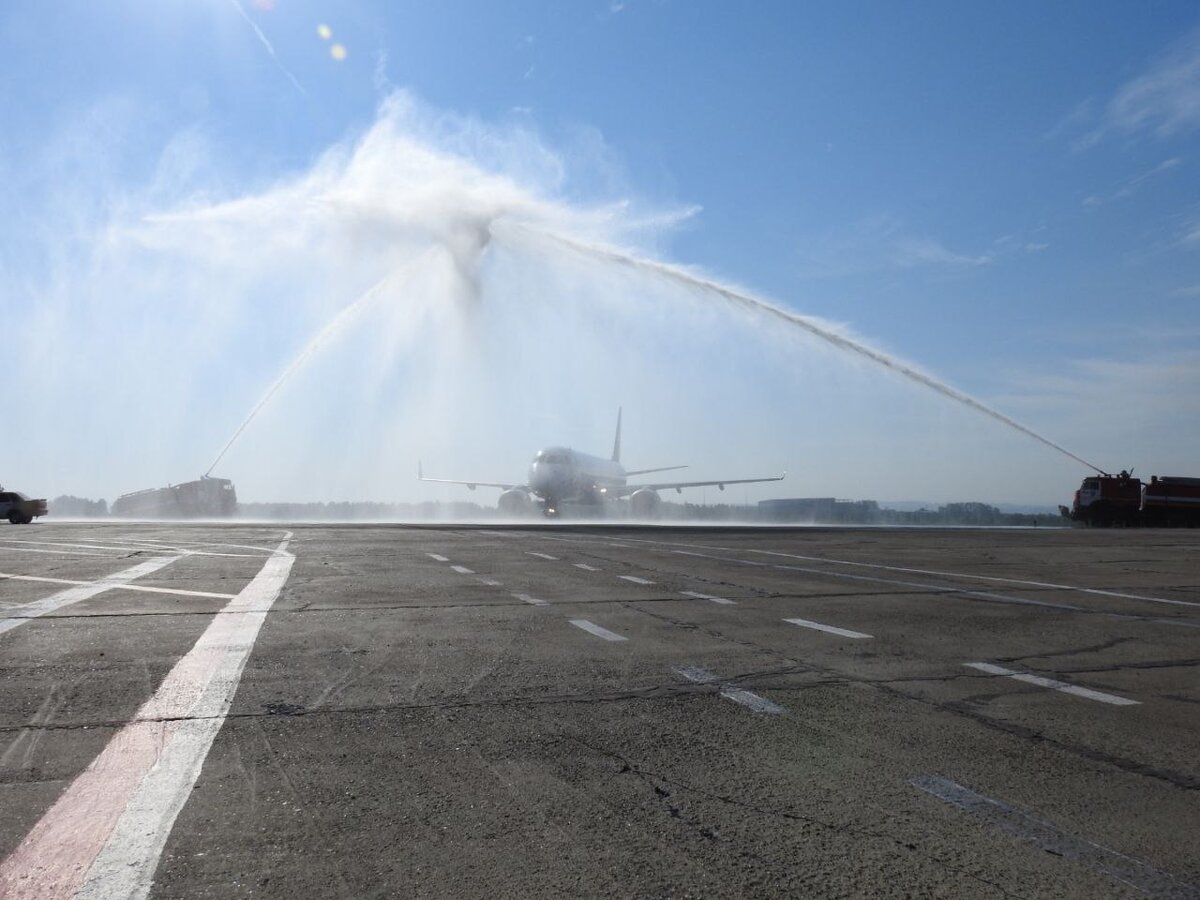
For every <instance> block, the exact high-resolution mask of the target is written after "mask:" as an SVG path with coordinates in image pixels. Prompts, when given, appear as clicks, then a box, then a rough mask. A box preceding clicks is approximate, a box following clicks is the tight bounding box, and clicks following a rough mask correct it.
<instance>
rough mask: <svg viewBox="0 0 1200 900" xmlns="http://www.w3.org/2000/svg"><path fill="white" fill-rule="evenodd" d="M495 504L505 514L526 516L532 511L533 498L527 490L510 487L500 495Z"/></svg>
mask: <svg viewBox="0 0 1200 900" xmlns="http://www.w3.org/2000/svg"><path fill="white" fill-rule="evenodd" d="M496 506H497V508H498V509H499V510H500V512H501V513H502V514H503V515H506V516H527V515H529V514H530V513H531V512H532V511H533V499H532V498H531V497H530V496H529V492H528V491H523V490H521V489H520V488H510V489H509V490H507V491H505V492H504V493H503V494H501V495H500V500H499V502H497V504H496Z"/></svg>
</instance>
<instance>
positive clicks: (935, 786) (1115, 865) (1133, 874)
mask: <svg viewBox="0 0 1200 900" xmlns="http://www.w3.org/2000/svg"><path fill="white" fill-rule="evenodd" d="M909 784H911V785H912V786H913V787H915V788H917V789H918V790H921V791H924V792H925V793H927V794H929V795H931V796H933V797H937V798H938V799H939V800H943V801H945V802H946V803H949V804H951V805H953V806H956V807H958V808H959V809H961V810H963V811H964V812H968V813H971V814H972V815H975V816H978V817H980V818H981V819H983V820H984V821H985V822H988V823H989V824H990V825H992V826H993V827H995V828H997V829H999V830H1000V831H1002V832H1004V833H1005V834H1007V835H1011V836H1013V837H1015V838H1017V839H1018V840H1021V841H1024V842H1025V843H1027V844H1031V845H1032V846H1034V847H1037V848H1038V849H1039V850H1045V851H1047V852H1049V853H1052V854H1054V855H1055V856H1057V857H1061V858H1064V859H1070V860H1073V861H1075V862H1077V863H1080V864H1081V865H1083V866H1086V867H1087V868H1089V869H1091V870H1092V871H1094V872H1100V873H1101V874H1103V875H1107V876H1108V877H1109V878H1113V879H1116V880H1117V881H1119V882H1121V883H1123V884H1127V885H1129V886H1130V887H1133V888H1134V889H1136V890H1137V892H1138V893H1140V894H1146V895H1149V896H1151V897H1197V896H1200V890H1198V889H1197V888H1196V886H1195V885H1191V884H1187V883H1185V882H1183V881H1180V880H1178V879H1177V878H1175V877H1174V876H1173V875H1171V874H1170V873H1168V872H1164V871H1163V870H1161V869H1158V868H1155V867H1154V866H1152V865H1150V864H1149V863H1147V862H1144V861H1143V860H1140V859H1137V858H1136V857H1132V856H1127V855H1125V854H1124V853H1118V852H1117V851H1116V850H1110V849H1109V848H1107V847H1105V846H1103V845H1102V844H1098V843H1096V842H1095V841H1091V840H1088V839H1087V838H1083V837H1079V836H1077V835H1074V834H1072V833H1070V832H1069V831H1064V830H1062V829H1061V828H1059V827H1057V826H1056V825H1054V824H1053V823H1051V822H1047V821H1046V820H1045V819H1044V818H1043V817H1042V816H1041V815H1040V814H1038V815H1030V814H1029V813H1027V812H1025V811H1024V810H1021V809H1017V808H1016V807H1013V806H1009V805H1008V804H1007V803H1005V802H1003V801H1002V800H997V799H996V798H994V797H988V796H985V795H983V794H978V793H976V792H975V791H973V790H971V789H970V788H968V787H964V786H963V785H961V784H959V783H958V782H955V781H951V780H950V779H949V778H943V777H942V776H940V775H921V776H918V777H917V778H913V779H912V780H911V781H909Z"/></svg>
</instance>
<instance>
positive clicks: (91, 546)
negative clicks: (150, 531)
mask: <svg viewBox="0 0 1200 900" xmlns="http://www.w3.org/2000/svg"><path fill="white" fill-rule="evenodd" d="M0 544H21V545H28V546H31V547H74V548H78V549H82V550H107V551H109V552H110V553H144V552H145V551H146V548H145V547H113V546H109V545H107V544H70V543H67V542H65V541H22V540H18V539H17V538H0ZM3 549H5V550H19V549H21V548H20V547H4V548H3Z"/></svg>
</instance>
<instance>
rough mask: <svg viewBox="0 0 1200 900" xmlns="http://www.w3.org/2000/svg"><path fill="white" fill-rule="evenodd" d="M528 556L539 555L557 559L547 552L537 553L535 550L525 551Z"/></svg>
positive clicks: (544, 557)
mask: <svg viewBox="0 0 1200 900" xmlns="http://www.w3.org/2000/svg"><path fill="white" fill-rule="evenodd" d="M526 552H527V553H528V555H529V556H540V557H541V558H542V559H552V560H553V559H558V557H557V556H551V555H550V554H549V553H538V552H537V551H536V550H528V551H526Z"/></svg>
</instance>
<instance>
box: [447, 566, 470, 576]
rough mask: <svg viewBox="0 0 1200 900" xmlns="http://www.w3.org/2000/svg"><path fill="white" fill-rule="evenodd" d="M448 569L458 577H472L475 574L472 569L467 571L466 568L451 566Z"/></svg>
mask: <svg viewBox="0 0 1200 900" xmlns="http://www.w3.org/2000/svg"><path fill="white" fill-rule="evenodd" d="M450 568H452V569H453V570H454V571H455V572H457V573H458V574H459V575H474V574H475V570H474V569H468V568H467V567H466V566H451V567H450Z"/></svg>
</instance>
